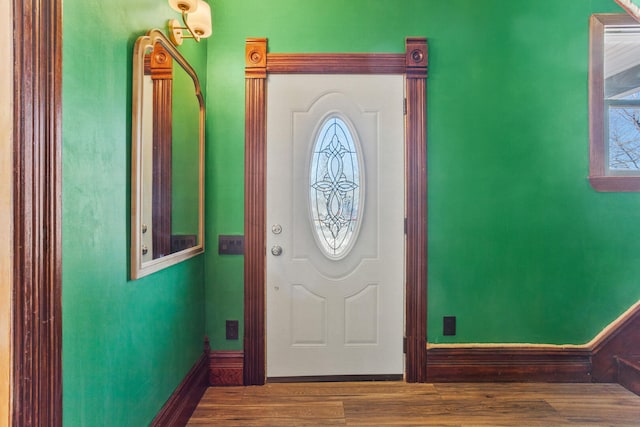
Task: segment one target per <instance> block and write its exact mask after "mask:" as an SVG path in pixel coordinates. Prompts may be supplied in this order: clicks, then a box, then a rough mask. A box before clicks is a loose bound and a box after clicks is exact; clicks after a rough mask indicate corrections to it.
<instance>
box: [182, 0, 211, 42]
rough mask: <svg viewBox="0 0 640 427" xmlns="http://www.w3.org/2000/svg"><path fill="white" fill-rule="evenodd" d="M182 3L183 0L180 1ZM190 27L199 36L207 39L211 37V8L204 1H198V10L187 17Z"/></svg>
mask: <svg viewBox="0 0 640 427" xmlns="http://www.w3.org/2000/svg"><path fill="white" fill-rule="evenodd" d="M178 1H181V0H178ZM187 22H188V23H189V27H191V29H193V31H194V32H195V33H196V34H197V35H198V36H199V37H203V38H207V37H209V36H210V35H211V32H212V30H211V7H210V6H209V5H208V4H207V3H205V2H204V1H202V0H198V9H197V10H196V12H195V13H190V14H189V15H187Z"/></svg>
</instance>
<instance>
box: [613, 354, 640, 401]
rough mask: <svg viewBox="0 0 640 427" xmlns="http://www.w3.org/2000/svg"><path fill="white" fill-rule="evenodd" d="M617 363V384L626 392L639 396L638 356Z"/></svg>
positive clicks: (639, 357)
mask: <svg viewBox="0 0 640 427" xmlns="http://www.w3.org/2000/svg"><path fill="white" fill-rule="evenodd" d="M616 359H617V361H618V382H619V383H620V384H621V385H622V386H623V387H624V388H626V389H627V390H629V391H631V392H633V393H635V394H637V395H639V396H640V356H635V357H634V358H633V359H631V360H627V359H623V358H616Z"/></svg>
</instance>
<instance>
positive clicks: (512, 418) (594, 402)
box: [188, 381, 640, 427]
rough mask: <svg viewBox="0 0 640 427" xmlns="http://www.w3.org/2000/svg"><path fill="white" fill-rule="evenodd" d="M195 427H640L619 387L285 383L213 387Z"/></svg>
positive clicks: (632, 402) (634, 401) (633, 403)
mask: <svg viewBox="0 0 640 427" xmlns="http://www.w3.org/2000/svg"><path fill="white" fill-rule="evenodd" d="M188 425H189V426H228V427H235V426H243V427H253V426H278V427H287V426H326V425H347V426H378V427H382V426H394V427H398V426H448V427H471V426H518V427H528V426H573V427H575V426H580V427H596V426H610V427H612V426H615V427H625V426H636V427H637V426H640V397H638V396H636V395H635V394H633V393H631V392H629V391H628V390H626V389H624V388H623V387H621V386H619V385H617V384H558V383H553V384H547V383H468V384H467V383H464V384H461V383H447V384H405V383H403V382H399V381H396V382H360V383H358V382H355V383H296V384H292V383H283V384H276V383H274V384H267V385H265V386H262V387H255V386H254V387H218V388H210V389H208V390H207V392H206V393H205V395H204V396H203V398H202V400H201V402H200V404H199V405H198V407H197V408H196V410H195V412H194V414H193V416H192V417H191V420H190V421H189V424H188Z"/></svg>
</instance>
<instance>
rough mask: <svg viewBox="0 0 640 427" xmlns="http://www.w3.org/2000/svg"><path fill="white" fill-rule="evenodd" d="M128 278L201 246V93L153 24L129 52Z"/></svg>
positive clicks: (191, 253)
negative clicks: (129, 208) (129, 231)
mask: <svg viewBox="0 0 640 427" xmlns="http://www.w3.org/2000/svg"><path fill="white" fill-rule="evenodd" d="M132 92H133V99H132V113H133V120H132V132H131V141H132V143H131V147H132V150H131V152H132V154H131V279H138V278H140V277H143V276H146V275H148V274H151V273H154V272H156V271H158V270H161V269H163V268H166V267H168V266H171V265H174V264H176V263H178V262H181V261H184V260H186V259H188V258H191V257H193V256H195V255H198V254H200V253H202V252H203V251H204V232H203V229H204V226H203V219H204V215H203V214H204V207H203V194H204V183H203V178H204V117H205V116H204V115H205V111H204V99H203V96H202V92H201V89H200V83H199V81H198V76H197V75H196V73H195V71H194V69H193V68H192V67H191V65H189V63H188V62H187V61H186V59H185V58H184V57H183V56H182V55H181V54H180V52H178V50H177V49H176V48H175V46H174V45H173V44H172V43H171V42H170V41H169V40H168V39H167V38H166V37H165V35H164V34H163V33H162V32H160V31H159V30H151V31H149V32H148V33H147V35H145V36H142V37H139V38H138V40H137V41H136V43H135V47H134V51H133V91H132Z"/></svg>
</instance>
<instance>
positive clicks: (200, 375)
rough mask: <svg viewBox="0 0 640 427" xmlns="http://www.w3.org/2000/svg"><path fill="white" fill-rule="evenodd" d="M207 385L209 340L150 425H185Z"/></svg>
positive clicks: (170, 426) (171, 426) (154, 426)
mask: <svg viewBox="0 0 640 427" xmlns="http://www.w3.org/2000/svg"><path fill="white" fill-rule="evenodd" d="M207 387H209V341H208V340H207V341H205V350H204V352H203V353H202V355H201V356H200V357H199V358H198V360H197V361H196V363H195V364H194V365H193V367H192V368H191V369H190V370H189V372H188V373H187V375H186V376H185V378H184V380H182V382H181V383H180V384H179V385H178V387H177V388H176V389H175V391H174V392H173V393H172V394H171V396H170V397H169V399H168V400H167V402H166V403H165V404H164V406H163V407H162V409H160V412H158V415H156V417H155V418H154V419H153V421H152V422H151V424H150V426H151V427H164V426H166V427H178V426H185V425H187V422H188V421H189V418H190V417H191V415H192V414H193V411H194V410H195V409H196V406H197V405H198V402H200V399H201V398H202V395H203V394H204V392H205V391H206V390H207Z"/></svg>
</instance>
